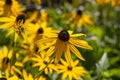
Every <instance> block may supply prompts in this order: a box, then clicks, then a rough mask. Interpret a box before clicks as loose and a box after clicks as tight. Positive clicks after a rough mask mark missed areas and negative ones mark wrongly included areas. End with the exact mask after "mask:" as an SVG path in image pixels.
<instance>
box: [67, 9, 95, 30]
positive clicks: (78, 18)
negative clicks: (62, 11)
mask: <svg viewBox="0 0 120 80" xmlns="http://www.w3.org/2000/svg"><path fill="white" fill-rule="evenodd" d="M91 18H92V17H91V16H90V15H87V14H84V13H83V11H82V10H77V11H76V12H73V13H71V14H70V17H69V21H70V22H72V24H71V27H72V28H73V27H75V25H77V27H79V28H80V27H82V26H85V27H87V26H88V25H93V24H94V23H93V21H92V20H91Z"/></svg>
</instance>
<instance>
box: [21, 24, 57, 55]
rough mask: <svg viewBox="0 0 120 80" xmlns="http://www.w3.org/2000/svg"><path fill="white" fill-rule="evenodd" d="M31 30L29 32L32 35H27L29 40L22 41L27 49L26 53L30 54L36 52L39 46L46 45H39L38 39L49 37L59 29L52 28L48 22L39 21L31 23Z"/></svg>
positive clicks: (22, 44)
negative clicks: (48, 25)
mask: <svg viewBox="0 0 120 80" xmlns="http://www.w3.org/2000/svg"><path fill="white" fill-rule="evenodd" d="M29 31H30V32H28V33H27V34H29V35H30V36H29V37H27V40H23V41H22V43H21V46H22V47H23V48H24V49H25V50H26V53H29V54H30V53H32V54H34V53H36V52H37V51H38V49H39V47H43V46H44V45H38V44H37V41H38V40H40V39H44V38H47V37H49V36H52V35H54V34H55V33H57V30H53V29H52V28H50V27H47V23H46V22H39V23H36V24H31V25H30V27H29ZM26 44H27V45H26ZM45 45H47V44H45ZM27 51H28V52H27ZM22 53H23V51H22Z"/></svg>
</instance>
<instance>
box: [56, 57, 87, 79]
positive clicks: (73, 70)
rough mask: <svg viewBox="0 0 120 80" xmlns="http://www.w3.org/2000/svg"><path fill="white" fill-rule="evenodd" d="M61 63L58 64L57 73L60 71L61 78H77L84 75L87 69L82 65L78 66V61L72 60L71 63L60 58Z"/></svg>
mask: <svg viewBox="0 0 120 80" xmlns="http://www.w3.org/2000/svg"><path fill="white" fill-rule="evenodd" d="M60 61H61V63H62V64H58V71H57V72H58V73H59V74H60V73H62V80H64V79H65V78H67V77H68V78H69V80H72V78H74V79H76V80H78V79H79V78H81V77H82V76H84V75H85V74H86V73H87V71H86V70H85V69H84V68H83V67H82V66H78V63H79V61H78V60H76V61H74V62H73V61H72V60H71V64H69V62H66V61H64V60H63V59H61V60H60Z"/></svg>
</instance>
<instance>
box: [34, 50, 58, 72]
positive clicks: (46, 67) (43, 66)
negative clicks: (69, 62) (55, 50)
mask: <svg viewBox="0 0 120 80" xmlns="http://www.w3.org/2000/svg"><path fill="white" fill-rule="evenodd" d="M32 60H33V61H34V62H35V63H34V64H33V67H37V66H38V67H39V71H42V70H43V71H44V72H45V74H48V73H50V74H52V73H53V70H57V69H56V67H55V65H54V64H52V62H53V60H52V61H50V58H49V56H47V55H46V52H45V51H42V52H41V53H40V55H37V54H35V57H32Z"/></svg>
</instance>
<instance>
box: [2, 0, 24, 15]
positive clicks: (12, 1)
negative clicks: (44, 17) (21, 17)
mask: <svg viewBox="0 0 120 80" xmlns="http://www.w3.org/2000/svg"><path fill="white" fill-rule="evenodd" d="M21 11H22V7H21V4H20V3H18V1H16V0H0V15H3V16H10V15H16V14H18V13H21Z"/></svg>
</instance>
